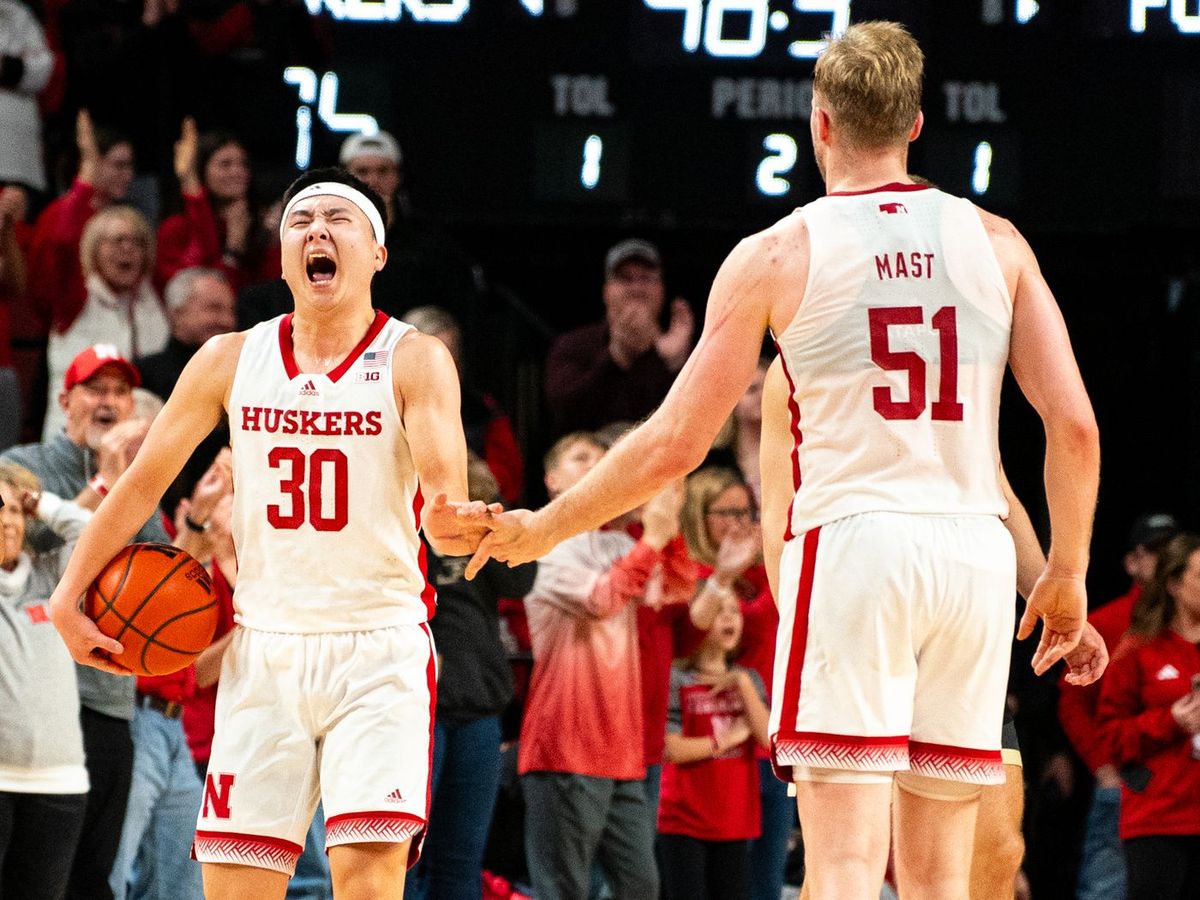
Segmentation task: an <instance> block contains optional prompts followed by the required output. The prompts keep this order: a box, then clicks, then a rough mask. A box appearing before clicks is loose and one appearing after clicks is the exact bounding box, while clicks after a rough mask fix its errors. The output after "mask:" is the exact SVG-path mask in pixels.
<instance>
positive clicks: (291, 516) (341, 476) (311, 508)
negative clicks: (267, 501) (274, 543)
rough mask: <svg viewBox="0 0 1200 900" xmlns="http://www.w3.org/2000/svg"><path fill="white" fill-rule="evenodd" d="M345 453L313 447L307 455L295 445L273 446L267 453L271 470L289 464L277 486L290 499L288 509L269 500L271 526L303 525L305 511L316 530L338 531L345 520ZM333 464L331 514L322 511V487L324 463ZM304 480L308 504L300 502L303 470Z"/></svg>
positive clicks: (346, 512) (302, 495) (347, 501)
mask: <svg viewBox="0 0 1200 900" xmlns="http://www.w3.org/2000/svg"><path fill="white" fill-rule="evenodd" d="M346 462H347V461H346V454H345V453H343V452H342V451H341V450H333V449H330V448H323V449H320V450H314V451H313V452H312V454H311V455H310V456H308V457H307V458H306V457H305V455H304V451H302V450H300V449H299V448H298V447H273V448H272V449H271V452H270V453H268V454H267V463H268V464H269V465H270V466H271V468H272V469H279V468H282V467H283V464H284V463H288V464H289V470H288V475H287V477H286V478H284V479H283V481H282V482H280V484H279V489H280V490H281V491H282V492H283V493H284V494H286V495H287V496H288V497H289V498H290V503H289V510H288V512H287V514H286V515H285V514H284V512H283V507H282V506H280V505H279V504H276V503H272V504H271V505H269V506H268V507H267V521H268V522H270V523H271V525H272V526H274V527H275V528H281V529H285V530H294V529H296V528H299V527H300V526H301V525H303V524H304V520H305V513H307V518H308V521H309V523H310V524H311V525H312V527H313V528H315V529H316V530H317V531H341V530H342V529H343V528H345V527H346V523H347V522H348V521H349V519H350V516H349V506H350V504H349V500H348V495H349V478H348V477H347V474H346ZM330 463H331V464H332V465H333V514H332V515H326V514H325V504H324V500H323V499H322V490H321V489H322V487H323V486H324V479H325V466H326V464H330ZM306 469H307V470H308V471H307V476H308V478H307V480H308V503H307V504H306V503H305V502H304V493H305V492H304V486H305V484H304V483H305V474H306V472H305V470H306Z"/></svg>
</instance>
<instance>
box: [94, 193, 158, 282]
mask: <svg viewBox="0 0 1200 900" xmlns="http://www.w3.org/2000/svg"><path fill="white" fill-rule="evenodd" d="M120 223H124V224H126V225H128V226H129V227H130V228H131V229H132V230H133V231H134V233H136V234H137V236H138V240H139V241H140V242H141V245H142V258H143V259H144V260H145V270H144V271H143V272H142V277H145V276H147V275H149V274H150V273H151V272H152V271H154V232H153V231H151V230H150V223H149V222H147V221H146V218H145V216H143V215H142V214H141V213H140V212H138V211H137V210H136V209H134V208H133V207H132V206H109V207H106V208H104V209H102V210H100V212H98V213H96V214H95V215H94V216H92V217H91V218H90V219H88V223H87V225H85V226H84V228H83V237H82V238H80V240H79V264H80V266H81V267H82V269H83V277H84V278H89V277H91V276H92V275H94V274H95V272H96V245H97V244H99V243H100V241H101V239H102V238H104V237H105V235H107V234H108V232H109V229H110V228H112V226H113V225H117V224H120Z"/></svg>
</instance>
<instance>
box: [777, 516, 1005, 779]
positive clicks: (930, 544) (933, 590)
mask: <svg viewBox="0 0 1200 900" xmlns="http://www.w3.org/2000/svg"><path fill="white" fill-rule="evenodd" d="M779 585H780V598H779V619H780V621H779V633H778V641H777V644H776V654H775V671H774V691H773V692H772V697H773V702H772V705H771V725H770V731H771V735H772V758H773V762H774V764H775V767H776V772H777V774H778V775H779V776H780V777H781V778H783V779H784V780H787V781H791V780H806V779H808V778H809V777H812V776H811V774H810V773H809V770H811V769H833V770H844V771H849V772H859V773H866V772H878V773H890V772H896V771H904V770H912V771H913V772H915V773H918V774H920V775H926V776H930V777H933V778H945V779H949V780H953V781H965V782H970V783H974V784H1000V783H1003V781H1004V770H1003V766H1002V765H1001V760H1000V732H1001V723H1002V721H1003V714H1004V702H1005V694H1006V691H1007V683H1008V664H1009V653H1010V648H1011V643H1012V638H1013V628H1014V617H1015V606H1016V604H1015V598H1016V553H1015V550H1014V548H1013V542H1012V539H1011V538H1010V536H1009V534H1008V531H1007V530H1006V529H1005V527H1004V523H1003V522H1001V521H1000V520H999V519H998V518H995V517H992V516H926V515H909V514H904V513H891V512H880V513H865V514H861V515H854V516H848V517H846V518H844V519H838V520H836V521H834V522H830V523H828V524H826V525H822V526H820V527H819V528H814V529H813V530H812V531H809V532H807V533H805V534H803V535H799V536H797V537H796V538H794V539H793V540H791V541H789V542H788V544H787V545H786V547H785V548H784V552H783V557H782V561H781V565H780V581H779Z"/></svg>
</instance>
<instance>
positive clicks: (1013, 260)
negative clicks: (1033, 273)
mask: <svg viewBox="0 0 1200 900" xmlns="http://www.w3.org/2000/svg"><path fill="white" fill-rule="evenodd" d="M975 211H976V212H978V213H979V220H980V221H981V222H982V223H983V230H984V231H985V232H986V233H987V236H988V240H989V241H990V242H991V244H992V249H993V250H994V251H995V252H996V259H997V260H998V261H999V263H1000V269H1001V271H1003V272H1004V280H1005V282H1007V284H1008V288H1009V294H1010V295H1015V289H1016V284H1017V281H1018V280H1019V279H1020V276H1021V273H1022V272H1023V271H1025V270H1026V269H1028V268H1030V267H1032V268H1033V269H1035V270H1036V269H1037V259H1036V258H1035V257H1034V255H1033V250H1032V249H1031V248H1030V246H1029V243H1028V242H1027V241H1026V240H1025V238H1024V236H1022V234H1021V232H1020V231H1018V230H1017V226H1016V225H1014V224H1013V223H1012V222H1010V221H1009V220H1008V219H1005V218H1004V217H1003V216H998V215H996V214H995V213H990V212H988V211H987V210H986V209H982V208H981V207H979V206H976V207H975Z"/></svg>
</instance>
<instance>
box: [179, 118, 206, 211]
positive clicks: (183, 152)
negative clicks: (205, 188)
mask: <svg viewBox="0 0 1200 900" xmlns="http://www.w3.org/2000/svg"><path fill="white" fill-rule="evenodd" d="M199 147H200V133H199V131H198V130H197V128H196V120H195V119H193V118H192V117H191V116H187V117H186V118H184V120H183V125H182V126H181V127H180V129H179V140H177V141H176V142H175V177H176V178H178V179H179V187H180V188H182V190H183V192H184V193H185V194H193V195H195V194H198V193H200V187H201V182H200V174H199V172H197V171H196V157H197V155H198V153H199Z"/></svg>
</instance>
